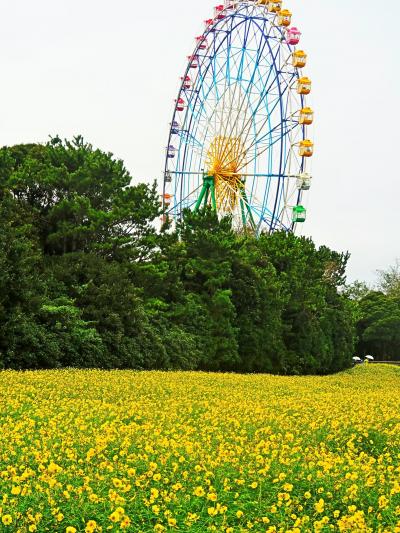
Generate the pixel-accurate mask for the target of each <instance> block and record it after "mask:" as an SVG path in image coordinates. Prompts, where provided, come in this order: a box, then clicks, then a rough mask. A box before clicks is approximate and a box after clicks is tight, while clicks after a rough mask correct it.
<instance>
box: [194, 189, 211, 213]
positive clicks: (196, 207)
mask: <svg viewBox="0 0 400 533" xmlns="http://www.w3.org/2000/svg"><path fill="white" fill-rule="evenodd" d="M206 192H207V194H208V185H206V184H205V183H204V184H203V187H202V189H201V192H200V196H199V197H198V199H197V202H196V205H195V208H194V210H195V212H196V213H197V211H198V210H199V209H200V206H201V202H202V201H203V198H204V196H205V195H206Z"/></svg>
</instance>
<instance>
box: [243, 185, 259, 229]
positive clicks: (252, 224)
mask: <svg viewBox="0 0 400 533" xmlns="http://www.w3.org/2000/svg"><path fill="white" fill-rule="evenodd" d="M243 200H244V204H245V205H246V208H247V212H248V214H249V219H250V224H251V227H252V229H253V230H255V229H256V223H255V222H254V217H253V213H252V212H251V209H250V204H249V201H248V199H247V193H246V191H245V189H244V188H243V189H242V199H241V201H242V202H243Z"/></svg>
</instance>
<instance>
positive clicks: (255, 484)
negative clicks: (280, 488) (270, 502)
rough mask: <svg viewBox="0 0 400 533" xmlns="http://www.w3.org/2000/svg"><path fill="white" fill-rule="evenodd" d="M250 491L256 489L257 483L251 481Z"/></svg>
mask: <svg viewBox="0 0 400 533" xmlns="http://www.w3.org/2000/svg"><path fill="white" fill-rule="evenodd" d="M250 487H251V488H252V489H256V488H257V487H258V483H257V481H253V483H252V484H251V485H250Z"/></svg>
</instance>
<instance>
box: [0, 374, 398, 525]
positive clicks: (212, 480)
mask: <svg viewBox="0 0 400 533" xmlns="http://www.w3.org/2000/svg"><path fill="white" fill-rule="evenodd" d="M399 400H400V368H395V367H390V366H387V367H384V366H375V365H371V366H362V367H357V368H355V369H354V370H352V371H349V372H345V373H343V374H340V375H338V376H332V377H325V378H319V377H293V378H287V377H272V376H237V375H230V374H229V375H214V374H201V373H161V372H160V373H158V372H144V373H139V372H128V371H127V372H119V371H115V372H102V371H75V370H65V371H50V372H26V373H17V372H8V371H7V372H2V373H0V531H1V532H3V531H4V532H10V533H11V532H12V533H14V532H21V533H22V532H24V533H25V532H32V531H38V532H40V531H56V532H66V533H75V532H100V531H120V530H125V531H133V532H153V531H156V532H162V531H183V532H199V533H200V532H207V531H224V532H226V533H233V532H244V531H253V532H261V531H262V532H272V531H279V532H286V533H289V532H292V533H294V532H303V531H304V532H307V531H312V532H314V531H317V532H318V531H321V532H322V531H358V532H362V531H370V532H396V531H397V532H400V407H399V403H400V401H399Z"/></svg>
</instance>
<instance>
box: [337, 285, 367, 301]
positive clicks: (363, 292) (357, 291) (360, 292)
mask: <svg viewBox="0 0 400 533" xmlns="http://www.w3.org/2000/svg"><path fill="white" fill-rule="evenodd" d="M371 291H372V289H371V287H370V286H369V285H368V284H367V283H365V282H364V281H358V280H356V281H354V282H353V283H352V284H350V285H346V286H345V287H344V288H343V294H344V295H345V296H347V297H348V298H349V299H350V300H352V301H354V302H359V301H360V300H362V298H365V296H367V294H369V293H370V292H371Z"/></svg>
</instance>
